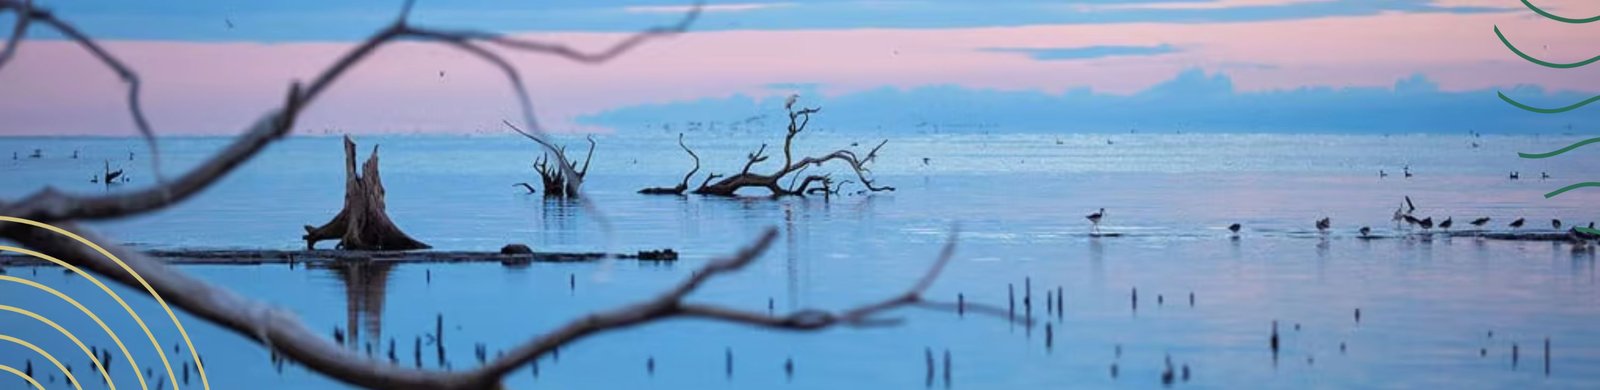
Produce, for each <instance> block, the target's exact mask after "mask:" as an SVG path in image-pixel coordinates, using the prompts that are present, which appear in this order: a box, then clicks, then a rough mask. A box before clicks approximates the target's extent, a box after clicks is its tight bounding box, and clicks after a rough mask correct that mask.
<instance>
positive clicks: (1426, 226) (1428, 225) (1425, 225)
mask: <svg viewBox="0 0 1600 390" xmlns="http://www.w3.org/2000/svg"><path fill="white" fill-rule="evenodd" d="M1417 224H1419V225H1422V230H1430V229H1433V217H1427V218H1423V219H1422V221H1421V222H1417Z"/></svg>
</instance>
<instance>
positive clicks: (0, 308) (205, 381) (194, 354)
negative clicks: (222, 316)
mask: <svg viewBox="0 0 1600 390" xmlns="http://www.w3.org/2000/svg"><path fill="white" fill-rule="evenodd" d="M0 221H4V222H11V223H20V224H25V225H29V226H33V227H35V228H40V229H45V230H49V231H51V232H54V233H56V234H60V235H62V236H65V237H69V238H72V239H73V240H76V241H78V242H79V243H81V244H83V245H85V246H87V247H89V248H93V249H94V250H95V251H96V252H99V253H100V254H101V255H104V256H105V257H106V258H107V259H110V260H111V261H112V262H115V263H116V264H117V265H118V266H120V267H122V269H123V270H124V271H127V272H128V275H130V276H132V277H133V279H134V280H136V281H138V282H139V284H140V285H141V286H143V287H144V290H145V292H148V293H149V294H150V296H151V297H152V298H155V300H156V302H157V303H159V304H160V305H161V308H162V310H164V311H166V312H167V318H169V319H171V320H172V324H173V325H174V326H175V327H177V329H178V333H179V334H180V335H182V337H183V342H184V344H185V345H187V346H188V347H189V355H190V357H191V358H192V359H193V360H194V365H195V370H196V371H197V373H198V374H199V376H200V382H201V384H202V387H203V388H204V389H205V390H210V389H211V381H210V378H209V377H208V376H207V375H206V371H205V365H204V363H202V362H201V361H200V354H199V351H198V350H196V349H195V347H194V342H193V341H192V340H191V339H190V337H189V332H188V330H186V329H184V327H183V324H182V323H181V322H180V321H178V316H177V313H175V312H173V310H172V308H171V307H170V306H168V305H167V302H166V300H165V299H162V298H161V294H160V293H158V292H156V291H155V289H154V288H152V287H151V286H150V283H149V282H146V281H145V279H144V277H143V276H140V275H139V273H138V272H136V271H134V270H133V268H131V267H129V266H128V264H127V263H125V262H123V261H122V259H120V258H117V257H116V255H113V254H111V252H110V251H107V250H106V249H105V248H102V247H101V246H99V245H96V244H95V243H94V242H91V241H89V240H87V239H85V238H83V237H82V236H79V235H77V234H75V233H72V232H70V231H67V230H66V229H62V228H59V227H56V226H53V225H50V224H46V223H43V222H38V221H33V220H29V219H24V218H17V217H10V216H0ZM0 252H12V253H17V254H22V255H28V256H31V257H34V258H36V259H39V260H43V261H48V262H50V263H53V264H56V265H59V266H61V267H63V268H65V269H67V270H68V271H70V272H72V273H75V274H77V275H79V276H82V277H83V278H84V279H87V280H88V281H89V282H90V283H92V284H94V285H95V286H96V287H98V288H99V289H100V290H101V291H103V292H105V293H106V295H108V296H110V297H111V298H112V299H113V300H115V301H117V304H119V305H121V306H122V309H123V310H124V311H126V312H127V313H128V315H129V316H130V317H132V318H133V320H134V322H136V323H138V324H139V327H140V328H141V330H143V331H144V334H145V337H146V338H148V339H149V341H150V345H151V347H152V348H154V349H155V351H156V354H157V355H159V356H160V358H161V364H162V366H163V367H164V368H165V369H166V373H167V377H168V378H170V379H172V381H171V382H172V389H173V390H178V389H179V386H178V385H179V383H178V380H177V378H178V377H177V376H176V375H175V374H174V372H173V370H172V363H171V362H170V361H169V360H168V359H167V354H166V352H165V351H164V350H163V349H162V348H161V343H160V341H158V340H156V337H155V335H154V334H153V333H151V331H150V327H149V326H147V325H146V324H145V322H144V320H143V319H142V318H140V317H139V315H138V313H136V312H134V310H133V308H132V307H131V306H129V305H128V303H127V302H126V301H124V300H123V299H122V297H121V296H119V295H118V294H117V293H116V292H115V291H112V290H111V288H110V287H107V286H106V285H105V283H102V282H100V280H99V279H98V278H96V277H95V276H94V275H93V274H90V273H87V272H84V271H83V270H81V269H79V268H78V267H75V266H73V265H72V264H69V263H67V262H65V261H61V260H60V259H57V258H54V257H51V256H49V255H46V254H43V253H39V252H36V251H32V250H28V249H23V248H17V247H11V246H3V245H0ZM0 281H3V282H11V283H18V284H23V285H26V286H28V287H32V288H34V289H37V290H40V291H44V292H46V293H50V294H51V295H54V296H56V297H57V298H60V299H61V300H63V301H66V302H67V303H69V304H71V305H72V306H73V307H75V308H77V309H78V310H79V311H81V312H83V313H84V314H85V315H87V316H89V318H90V319H92V320H94V322H95V324H96V325H99V326H100V328H101V329H102V330H104V331H105V332H106V333H107V334H108V335H110V336H111V339H112V341H114V342H115V343H116V344H117V348H118V349H120V350H121V352H122V356H123V358H124V359H125V361H126V362H128V365H129V367H132V369H133V374H134V377H136V378H138V379H139V387H140V388H141V389H144V390H148V389H149V386H148V385H147V384H146V383H145V378H144V377H143V376H141V375H138V371H139V369H138V363H137V362H136V361H135V360H134V359H133V354H132V353H131V352H130V351H129V350H128V347H127V346H126V345H125V344H123V342H122V340H121V339H120V338H118V337H117V335H116V333H115V332H112V331H111V328H110V327H108V326H106V323H105V322H104V321H102V320H101V319H100V317H99V316H98V315H96V314H95V313H94V312H92V311H90V310H89V309H88V308H87V307H85V306H84V305H83V304H81V303H79V302H78V301H77V300H75V299H73V298H71V297H69V296H67V295H66V294H63V293H61V292H60V291H57V290H55V289H52V288H50V287H48V286H45V285H42V284H39V283H37V282H34V281H31V280H27V279H22V278H17V277H13V276H6V275H0ZM0 312H10V313H15V314H19V315H23V316H26V317H30V318H32V319H34V320H36V321H39V322H42V323H44V324H46V325H49V326H50V327H52V328H54V329H55V330H57V331H58V332H60V333H61V334H62V335H65V336H66V337H67V338H68V339H70V340H71V341H72V342H73V343H74V344H76V345H77V346H78V347H79V349H81V350H82V352H83V353H85V354H87V355H89V356H90V361H91V362H93V363H94V365H95V368H96V369H97V370H99V373H100V375H101V376H102V377H103V378H105V380H106V384H107V385H108V386H110V388H111V390H116V388H117V387H116V384H115V383H113V382H112V380H111V376H110V375H109V374H108V371H107V370H106V367H104V366H103V364H104V362H102V361H101V360H100V359H99V357H97V356H94V354H93V352H91V351H90V350H89V349H88V348H87V347H86V346H85V345H84V344H83V342H82V341H81V340H79V339H78V338H77V337H76V336H75V335H73V334H72V333H71V332H69V331H67V329H66V328H64V327H62V326H60V325H59V324H57V323H56V322H55V321H52V320H50V319H48V318H45V317H44V316H41V315H39V314H37V313H34V312H31V311H28V310H26V309H22V308H19V307H14V306H9V305H4V304H0ZM0 341H5V342H9V343H11V344H17V345H21V346H23V347H25V348H28V349H30V350H33V351H34V352H36V353H38V354H39V355H41V356H43V357H44V358H46V359H47V360H50V362H51V363H53V364H55V366H56V368H57V369H59V370H61V372H62V373H63V375H65V376H66V377H67V380H68V381H70V382H71V383H72V384H73V386H74V388H76V389H77V390H82V387H81V384H80V383H79V382H78V380H77V378H75V377H73V376H72V374H71V372H69V371H67V369H66V367H65V366H64V365H62V364H61V363H60V361H58V360H57V359H56V358H55V357H54V356H51V355H50V354H49V353H47V352H46V351H44V350H43V349H40V348H39V347H38V346H35V345H33V344H31V343H28V342H27V341H24V340H22V339H18V338H15V337H11V336H7V335H3V334H0ZM0 371H5V372H9V373H11V374H14V375H16V376H19V377H22V378H23V380H25V381H27V382H28V383H29V384H31V385H33V386H34V388H37V389H43V388H44V387H43V386H42V385H40V383H39V382H38V380H37V379H35V378H31V377H28V375H27V374H26V373H23V372H21V371H18V370H17V369H16V368H14V367H9V366H5V365H0Z"/></svg>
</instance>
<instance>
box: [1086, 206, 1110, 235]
mask: <svg viewBox="0 0 1600 390" xmlns="http://www.w3.org/2000/svg"><path fill="white" fill-rule="evenodd" d="M1105 217H1106V209H1105V208H1104V207H1101V208H1100V211H1096V212H1094V214H1089V215H1087V216H1084V218H1088V219H1089V224H1090V229H1091V230H1093V231H1094V232H1095V233H1099V232H1100V219H1101V218H1105Z"/></svg>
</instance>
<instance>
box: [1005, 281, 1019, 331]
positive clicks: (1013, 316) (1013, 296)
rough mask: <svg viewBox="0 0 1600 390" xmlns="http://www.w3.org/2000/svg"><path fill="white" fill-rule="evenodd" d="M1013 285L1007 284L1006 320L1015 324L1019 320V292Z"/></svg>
mask: <svg viewBox="0 0 1600 390" xmlns="http://www.w3.org/2000/svg"><path fill="white" fill-rule="evenodd" d="M1013 286H1014V285H1012V284H1011V283H1006V302H1007V303H1006V307H1007V309H1006V318H1007V319H1009V320H1011V321H1013V322H1015V321H1016V320H1017V290H1016V288H1015V287H1013Z"/></svg>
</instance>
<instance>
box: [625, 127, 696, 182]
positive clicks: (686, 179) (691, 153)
mask: <svg viewBox="0 0 1600 390" xmlns="http://www.w3.org/2000/svg"><path fill="white" fill-rule="evenodd" d="M678 147H680V148H683V151H684V153H689V158H693V159H694V169H690V170H689V173H686V174H684V175H683V181H682V182H680V183H678V185H677V186H676V187H650V188H645V189H642V190H639V193H641V194H650V195H683V192H684V191H688V190H689V179H691V178H694V174H695V172H699V171H700V155H698V154H694V150H692V149H689V145H687V144H684V143H683V133H678ZM709 180H710V179H707V181H709Z"/></svg>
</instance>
